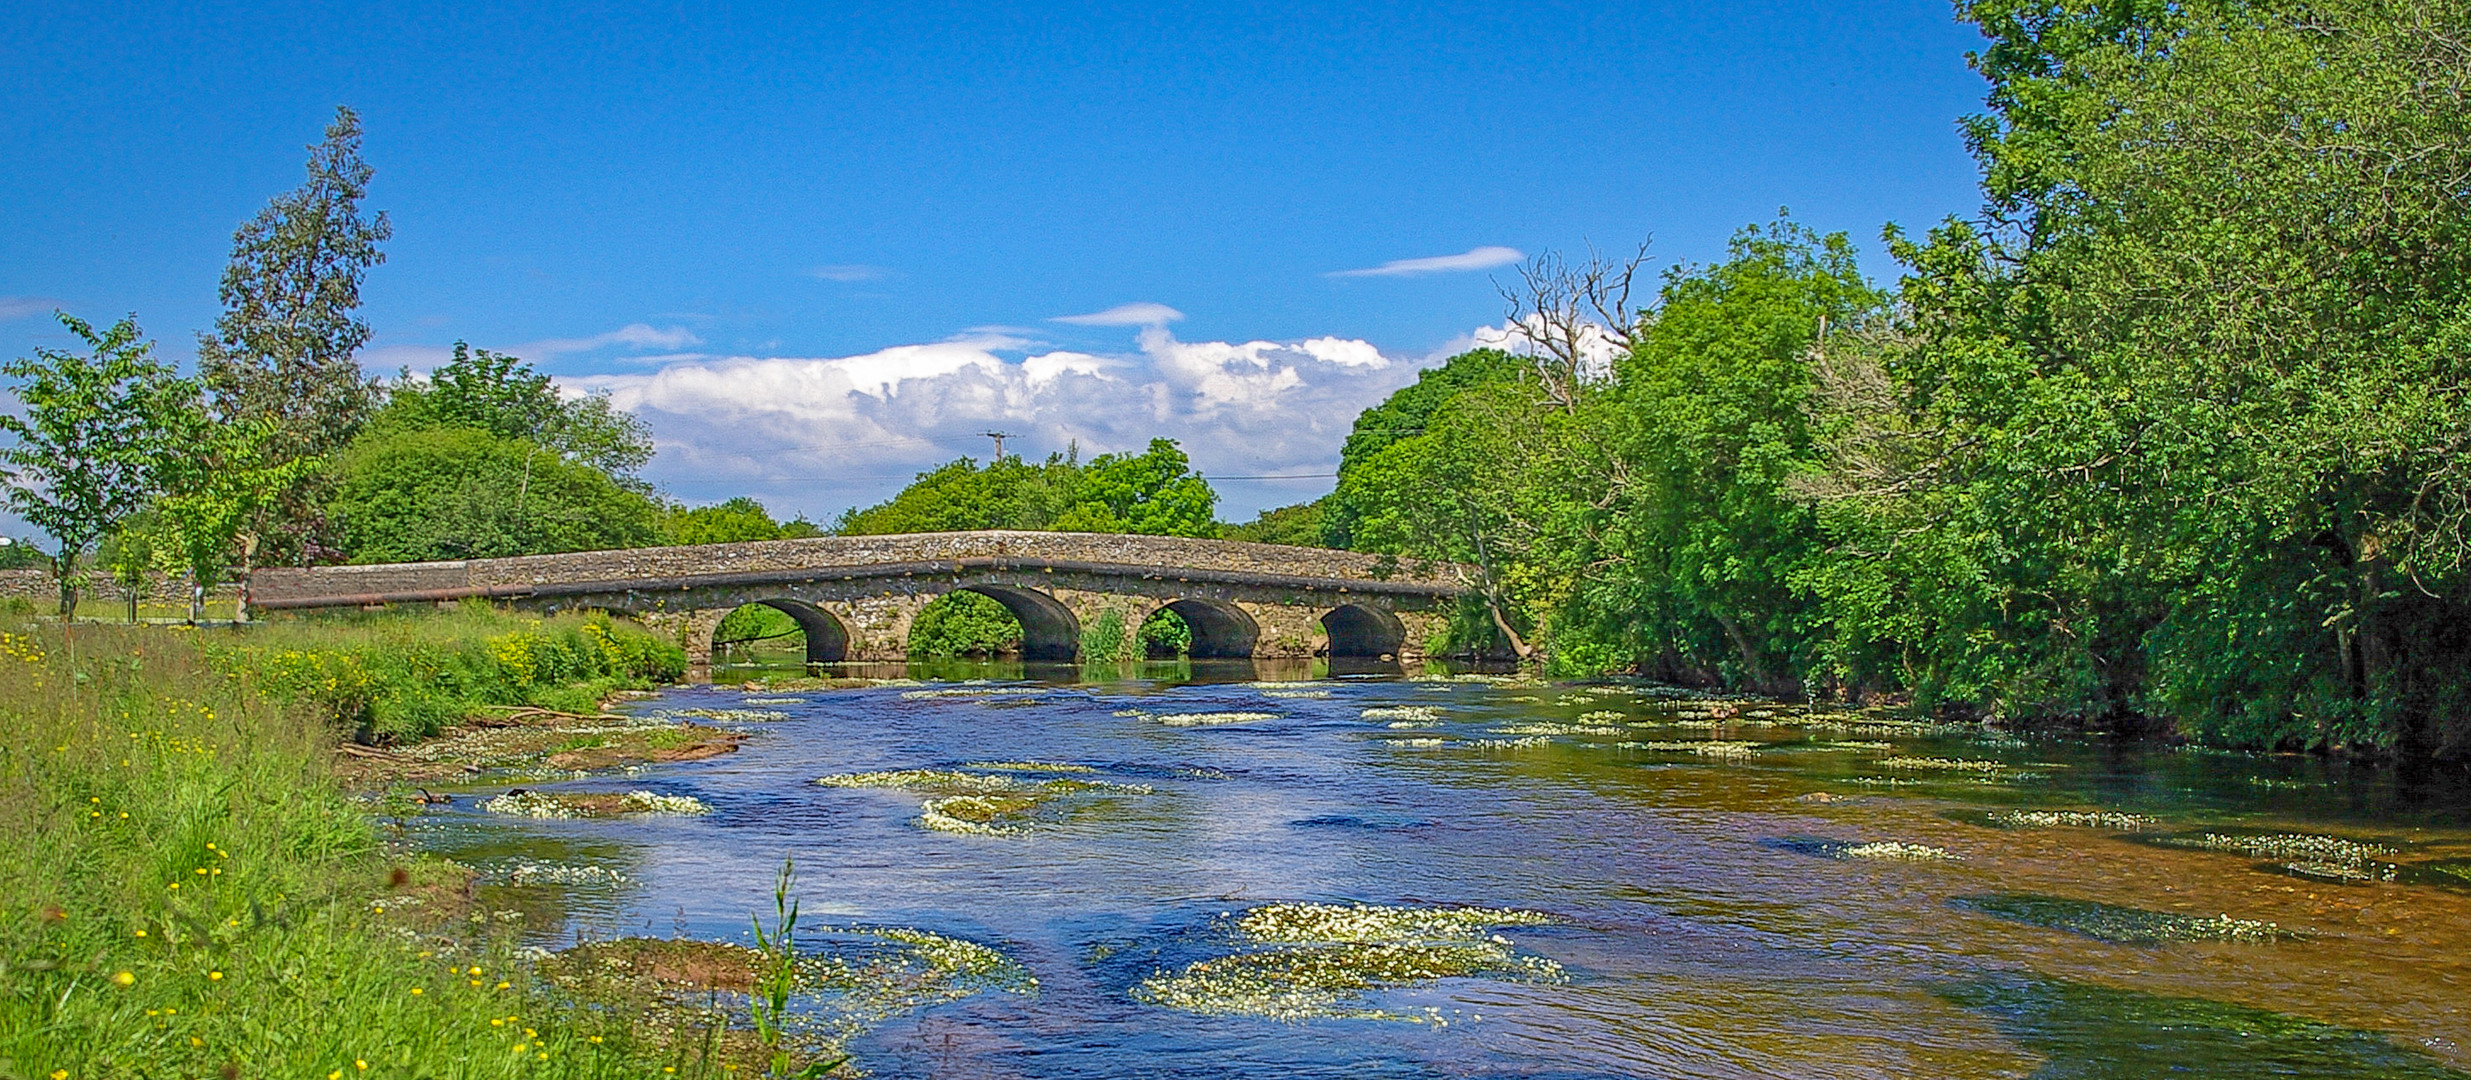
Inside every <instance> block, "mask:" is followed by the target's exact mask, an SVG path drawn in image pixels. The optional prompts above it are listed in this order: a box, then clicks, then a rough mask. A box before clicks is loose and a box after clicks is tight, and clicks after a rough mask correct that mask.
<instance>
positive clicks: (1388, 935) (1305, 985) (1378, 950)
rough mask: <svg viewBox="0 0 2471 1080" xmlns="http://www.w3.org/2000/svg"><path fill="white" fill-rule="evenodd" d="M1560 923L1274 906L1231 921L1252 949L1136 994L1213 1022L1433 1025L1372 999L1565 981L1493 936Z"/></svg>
mask: <svg viewBox="0 0 2471 1080" xmlns="http://www.w3.org/2000/svg"><path fill="white" fill-rule="evenodd" d="M1552 921H1553V920H1552V919H1551V917H1549V916H1546V915H1543V914H1541V913H1538V912H1532V911H1518V910H1511V909H1499V908H1446V907H1435V908H1419V907H1387V906H1380V905H1372V904H1264V905H1262V906H1259V907H1255V908H1252V909H1249V910H1247V911H1245V912H1244V913H1243V914H1242V915H1240V916H1235V917H1233V918H1226V917H1222V920H1221V923H1222V929H1223V930H1224V931H1225V932H1226V933H1227V934H1228V935H1229V936H1230V937H1232V938H1233V939H1234V941H1235V943H1236V944H1238V945H1239V946H1242V947H1248V949H1249V951H1245V952H1238V953H1233V954H1231V955H1227V956H1220V957H1215V958H1212V959H1208V960H1202V961H1198V962H1195V963H1192V964H1187V965H1185V966H1184V967H1182V968H1180V969H1178V970H1176V971H1173V972H1167V971H1160V972H1157V973H1155V974H1152V975H1151V976H1150V977H1148V978H1146V979H1143V980H1141V981H1140V982H1139V983H1137V984H1135V985H1134V986H1133V988H1132V990H1131V991H1130V993H1131V996H1132V998H1133V1000H1135V1001H1139V1002H1142V1003H1143V1004H1148V1005H1156V1006H1160V1007H1162V1008H1170V1009H1176V1010H1180V1011H1183V1012H1191V1013H1199V1014H1204V1015H1226V1016H1257V1017H1263V1018H1267V1019H1274V1020H1287V1021H1303V1020H1313V1019H1359V1020H1409V1021H1420V1020H1426V1019H1429V1018H1430V1016H1429V1014H1417V1013H1402V1012H1394V1011H1390V1010H1384V1009H1380V1008H1377V1007H1374V1006H1373V1005H1372V1004H1371V1003H1369V1002H1368V1001H1366V1000H1365V995H1367V994H1369V993H1372V992H1375V991H1379V990H1384V989H1391V988H1395V987H1402V986H1410V985H1415V984H1418V983H1423V982H1429V981H1431V980H1434V979H1445V978H1471V977H1486V978H1503V979H1519V980H1532V981H1546V982H1557V981H1560V980H1562V979H1564V978H1565V977H1566V975H1565V973H1564V972H1563V971H1562V968H1561V965H1559V964H1556V963H1554V962H1553V961H1552V960H1550V959H1547V958H1545V957H1541V956H1535V955H1532V954H1525V953H1521V952H1519V951H1518V950H1517V949H1516V948H1515V947H1514V946H1513V945H1512V944H1511V942H1510V940H1509V939H1508V938H1505V937H1502V936H1500V935H1498V934H1495V933H1493V932H1492V931H1493V929H1494V928H1496V927H1501V926H1540V925H1545V924H1548V923H1550V922H1552Z"/></svg>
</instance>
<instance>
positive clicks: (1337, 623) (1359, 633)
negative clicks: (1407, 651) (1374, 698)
mask: <svg viewBox="0 0 2471 1080" xmlns="http://www.w3.org/2000/svg"><path fill="white" fill-rule="evenodd" d="M1321 628H1322V630H1324V631H1326V632H1327V633H1328V634H1329V635H1330V657H1331V659H1334V660H1335V659H1339V658H1341V657H1351V658H1357V659H1389V658H1392V657H1396V656H1397V655H1398V652H1399V645H1400V644H1401V643H1402V642H1405V641H1406V640H1407V628H1406V627H1404V626H1401V625H1399V620H1398V616H1396V615H1392V614H1390V613H1389V612H1387V611H1383V610H1380V609H1379V608H1369V607H1365V606H1364V605H1362V604H1340V605H1339V606H1337V607H1335V608H1331V609H1330V610H1329V611H1327V612H1324V613H1323V614H1322V616H1321Z"/></svg>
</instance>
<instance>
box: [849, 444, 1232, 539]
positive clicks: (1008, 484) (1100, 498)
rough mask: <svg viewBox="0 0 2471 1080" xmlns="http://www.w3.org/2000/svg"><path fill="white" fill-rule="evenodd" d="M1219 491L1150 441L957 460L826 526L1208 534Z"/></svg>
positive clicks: (1168, 447) (863, 531)
mask: <svg viewBox="0 0 2471 1080" xmlns="http://www.w3.org/2000/svg"><path fill="white" fill-rule="evenodd" d="M1217 505H1218V494H1217V492H1215V491H1213V490H1211V488H1210V484H1209V481H1207V480H1204V479H1202V477H1201V476H1200V474H1198V473H1195V472H1193V471H1192V463H1191V462H1190V461H1189V460H1187V459H1186V458H1185V456H1184V452H1183V450H1181V449H1179V448H1178V447H1177V446H1176V444H1175V443H1174V442H1173V441H1171V440H1168V439H1152V440H1150V445H1149V449H1148V450H1146V451H1144V452H1142V453H1139V454H1101V455H1099V456H1097V457H1095V458H1092V459H1090V460H1089V462H1088V463H1087V464H1083V463H1082V462H1081V461H1080V460H1079V459H1078V455H1077V454H1076V455H1063V454H1057V455H1051V456H1049V457H1048V458H1047V460H1046V461H1045V462H1043V463H1040V464H1036V465H1032V464H1030V463H1028V462H1025V461H1023V460H1021V459H1020V458H1018V457H1005V458H1003V459H1001V460H998V461H994V462H991V463H989V464H988V465H987V467H985V468H983V469H982V468H979V467H978V463H977V462H975V461H973V460H971V459H969V458H961V459H958V460H956V461H953V462H951V463H950V464H946V465H943V466H940V467H938V468H935V469H933V470H930V471H928V472H924V473H920V474H919V475H918V479H917V480H915V481H913V482H912V483H911V484H910V485H909V486H908V487H905V488H903V489H901V491H900V492H899V493H898V494H895V495H894V496H893V497H892V498H890V499H888V500H886V501H884V502H882V503H879V504H877V505H875V506H870V507H867V508H865V509H863V510H851V511H850V512H848V513H846V514H843V515H842V516H841V518H840V520H839V521H838V522H836V523H835V524H834V530H833V531H835V532H837V533H840V534H842V535H844V536H879V535H884V534H888V533H906V532H949V531H962V530H971V529H1054V530H1057V531H1061V532H1117V533H1142V534H1147V535H1153V536H1212V537H1214V536H1217V535H1218V530H1219V525H1218V522H1217V521H1216V520H1215V518H1214V517H1213V511H1214V510H1215V509H1216V507H1217Z"/></svg>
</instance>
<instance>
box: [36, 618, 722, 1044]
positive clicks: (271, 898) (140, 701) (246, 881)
mask: <svg viewBox="0 0 2471 1080" xmlns="http://www.w3.org/2000/svg"><path fill="white" fill-rule="evenodd" d="M18 622H19V621H18V620H10V619H5V618H0V732H5V735H0V881H4V882H6V885H5V888H0V958H4V959H0V1078H9V1080H20V1078H23V1080H32V1078H36V1077H44V1078H49V1080H67V1078H69V1077H121V1076H127V1077H209V1076H222V1077H240V1076H288V1077H327V1078H329V1080H340V1078H341V1077H356V1078H357V1077H379V1076H395V1077H415V1076H419V1077H474V1078H479V1077H499V1076H509V1077H511V1076H518V1075H521V1076H535V1077H567V1076H576V1077H583V1076H591V1077H601V1076H645V1075H650V1076H669V1075H693V1074H696V1073H698V1072H700V1071H701V1070H700V1069H698V1068H697V1067H696V1066H695V1064H694V1060H695V1058H693V1057H692V1056H689V1057H685V1058H672V1057H670V1053H671V1052H670V1051H669V1050H667V1049H665V1048H663V1047H660V1046H655V1045H647V1044H643V1043H639V1042H637V1041H635V1036H634V1035H633V1033H632V1031H633V1025H632V1020H633V1019H634V1017H635V1016H636V1015H637V1013H636V1012H635V1011H633V1010H630V1009H628V1008H625V1007H610V1006H609V1004H608V1003H603V1004H601V1005H597V1006H596V1005H589V1004H582V1003H572V1002H567V1003H561V999H559V998H553V997H552V996H550V995H549V994H547V993H545V992H543V991H542V990H540V989H538V988H536V987H535V986H534V985H533V984H532V982H531V980H530V978H529V976H528V975H527V973H526V971H525V969H524V968H523V967H522V966H521V965H519V964H517V963H514V962H512V955H513V954H512V951H511V948H509V947H508V946H506V945H505V944H504V943H502V942H493V941H491V940H489V939H487V938H486V937H485V936H483V935H480V934H479V932H477V931H474V932H471V933H469V934H467V935H466V936H464V937H463V938H462V939H460V940H458V939H453V938H448V937H441V936H439V935H438V934H437V933H435V932H434V930H435V929H436V928H420V930H419V931H417V932H416V930H415V928H413V927H411V926H409V925H407V924H406V923H404V922H402V921H399V920H400V919H401V914H400V913H397V914H394V915H389V914H387V913H386V912H385V911H384V908H385V907H386V906H387V901H388V898H389V897H390V896H391V895H393V893H394V891H395V890H396V889H399V888H405V887H417V886H418V883H419V879H422V878H425V877H427V876H428V875H427V874H426V873H425V872H424V871H423V869H422V868H420V867H417V866H414V867H411V868H410V872H409V873H407V872H406V868H405V867H404V866H403V865H402V864H401V862H400V861H399V860H398V859H397V858H395V857H393V856H391V855H390V853H389V852H388V851H387V850H386V848H385V846H384V844H383V843H382V842H381V839H380V834H379V831H378V827H377V825H376V823H375V822H373V821H372V819H371V818H370V816H369V815H368V814H367V813H366V812H365V810H364V809H363V808H362V807H359V806H357V805H355V804H354V803H353V802H352V801H351V800H350V799H349V798H348V797H347V795H346V793H345V792H344V791H343V790H342V789H341V788H340V787H339V786H338V784H337V783H336V781H335V780H334V778H333V773H332V769H331V767H330V759H331V758H332V756H333V751H332V746H333V743H334V741H335V739H336V738H337V737H338V736H339V735H345V736H348V735H354V734H358V735H365V736H366V735H374V736H398V737H408V736H410V735H414V734H417V733H420V732H423V731H425V730H432V729H434V727H435V726H436V725H438V724H441V723H443V722H445V721H447V720H451V719H453V718H454V717H455V716H457V715H460V710H463V709H466V708H469V707H470V706H473V705H477V704H486V703H496V704H515V703H522V702H530V703H541V704H551V705H553V706H554V705H557V704H573V703H575V702H577V701H582V700H585V699H587V698H589V697H590V696H593V695H595V694H596V693H598V692H599V691H600V690H602V689H604V688H606V687H611V686H615V685H619V684H624V683H636V682H643V681H648V680H650V679H653V678H658V677H661V676H662V675H664V674H666V673H668V672H670V671H671V670H673V668H674V667H675V666H677V665H676V663H675V661H677V660H678V659H680V658H677V657H675V656H674V652H675V650H674V649H669V648H668V647H666V646H663V645H661V644H660V643H659V642H658V641H657V640H655V639H653V638H651V637H650V636H649V635H646V634H643V633H642V632H640V631H636V630H631V629H627V628H624V627H612V626H610V625H608V624H607V623H596V622H591V621H587V620H582V619H572V620H556V621H547V622H542V621H532V620H520V619H515V618H513V617H509V616H504V615H497V614H493V613H489V612H486V611H464V612H455V613H438V614H436V615H434V616H429V615H424V616H423V617H421V618H420V619H417V620H415V619H410V618H399V617H396V618H390V617H387V616H383V615H377V616H364V617H359V618H354V619H342V620H320V621H317V622H307V621H303V622H299V623H289V624H277V625H268V626H263V627H257V628H253V629H251V630H249V631H246V632H243V633H239V634H228V633H227V632H221V631H217V632H182V631H173V630H164V629H135V628H119V627H107V626H93V625H86V626H79V627H77V628H75V630H74V632H73V637H64V636H63V634H62V632H61V630H60V629H59V628H58V627H56V626H40V627H37V626H30V625H23V624H17V625H12V623H18ZM664 1067H670V1068H676V1069H677V1072H676V1073H674V1074H672V1073H665V1072H663V1068H664ZM715 1075H718V1074H717V1073H716V1074H715ZM738 1075H744V1074H738Z"/></svg>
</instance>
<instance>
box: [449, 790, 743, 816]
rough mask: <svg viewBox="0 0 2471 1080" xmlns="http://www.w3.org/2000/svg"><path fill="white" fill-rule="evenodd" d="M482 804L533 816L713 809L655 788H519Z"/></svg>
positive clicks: (671, 813)
mask: <svg viewBox="0 0 2471 1080" xmlns="http://www.w3.org/2000/svg"><path fill="white" fill-rule="evenodd" d="M480 808H481V809H483V810H486V811H488V812H490V813H492V814H507V815H511V816H514V817H533V818H596V817H625V816H634V815H661V816H669V817H695V816H699V815H703V814H709V813H711V812H712V807H711V806H710V805H708V804H706V803H705V802H704V801H703V800H701V799H698V798H695V797H694V796H692V795H662V794H660V793H658V792H652V791H629V792H626V793H624V794H608V793H601V792H549V791H538V790H534V789H530V788H516V789H515V790H513V791H509V792H507V793H506V794H504V795H500V796H498V797H496V798H493V799H487V800H484V801H483V802H482V803H481V804H480Z"/></svg>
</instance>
